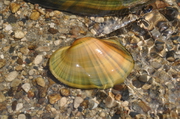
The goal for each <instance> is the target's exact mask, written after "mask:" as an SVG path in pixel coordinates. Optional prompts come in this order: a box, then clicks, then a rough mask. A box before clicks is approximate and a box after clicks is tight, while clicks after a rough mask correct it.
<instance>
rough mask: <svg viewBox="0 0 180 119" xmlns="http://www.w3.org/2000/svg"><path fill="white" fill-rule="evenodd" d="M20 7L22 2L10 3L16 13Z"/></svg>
mask: <svg viewBox="0 0 180 119" xmlns="http://www.w3.org/2000/svg"><path fill="white" fill-rule="evenodd" d="M19 8H20V4H17V3H11V4H10V9H11V12H12V13H15V12H17V11H18V10H19Z"/></svg>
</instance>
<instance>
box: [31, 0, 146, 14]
mask: <svg viewBox="0 0 180 119" xmlns="http://www.w3.org/2000/svg"><path fill="white" fill-rule="evenodd" d="M28 1H30V2H33V3H37V4H40V5H42V6H45V7H48V8H52V9H58V10H62V11H66V12H71V13H75V14H80V15H108V14H115V13H119V10H122V9H126V8H129V7H132V6H136V5H138V4H143V3H146V2H147V1H149V0H28Z"/></svg>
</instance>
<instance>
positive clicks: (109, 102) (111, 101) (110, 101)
mask: <svg viewBox="0 0 180 119" xmlns="http://www.w3.org/2000/svg"><path fill="white" fill-rule="evenodd" d="M105 105H106V107H107V108H112V107H115V106H116V105H117V102H116V101H115V99H114V98H113V97H111V96H108V97H107V98H106V99H105Z"/></svg>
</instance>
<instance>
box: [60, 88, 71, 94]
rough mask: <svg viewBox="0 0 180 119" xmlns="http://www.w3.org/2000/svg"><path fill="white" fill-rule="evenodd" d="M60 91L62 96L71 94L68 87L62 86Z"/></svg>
mask: <svg viewBox="0 0 180 119" xmlns="http://www.w3.org/2000/svg"><path fill="white" fill-rule="evenodd" d="M60 93H61V95H62V96H69V94H70V90H69V89H67V88H62V89H60Z"/></svg>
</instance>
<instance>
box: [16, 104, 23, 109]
mask: <svg viewBox="0 0 180 119" xmlns="http://www.w3.org/2000/svg"><path fill="white" fill-rule="evenodd" d="M22 108H23V103H18V104H17V105H16V111H19V110H21V109H22Z"/></svg>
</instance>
